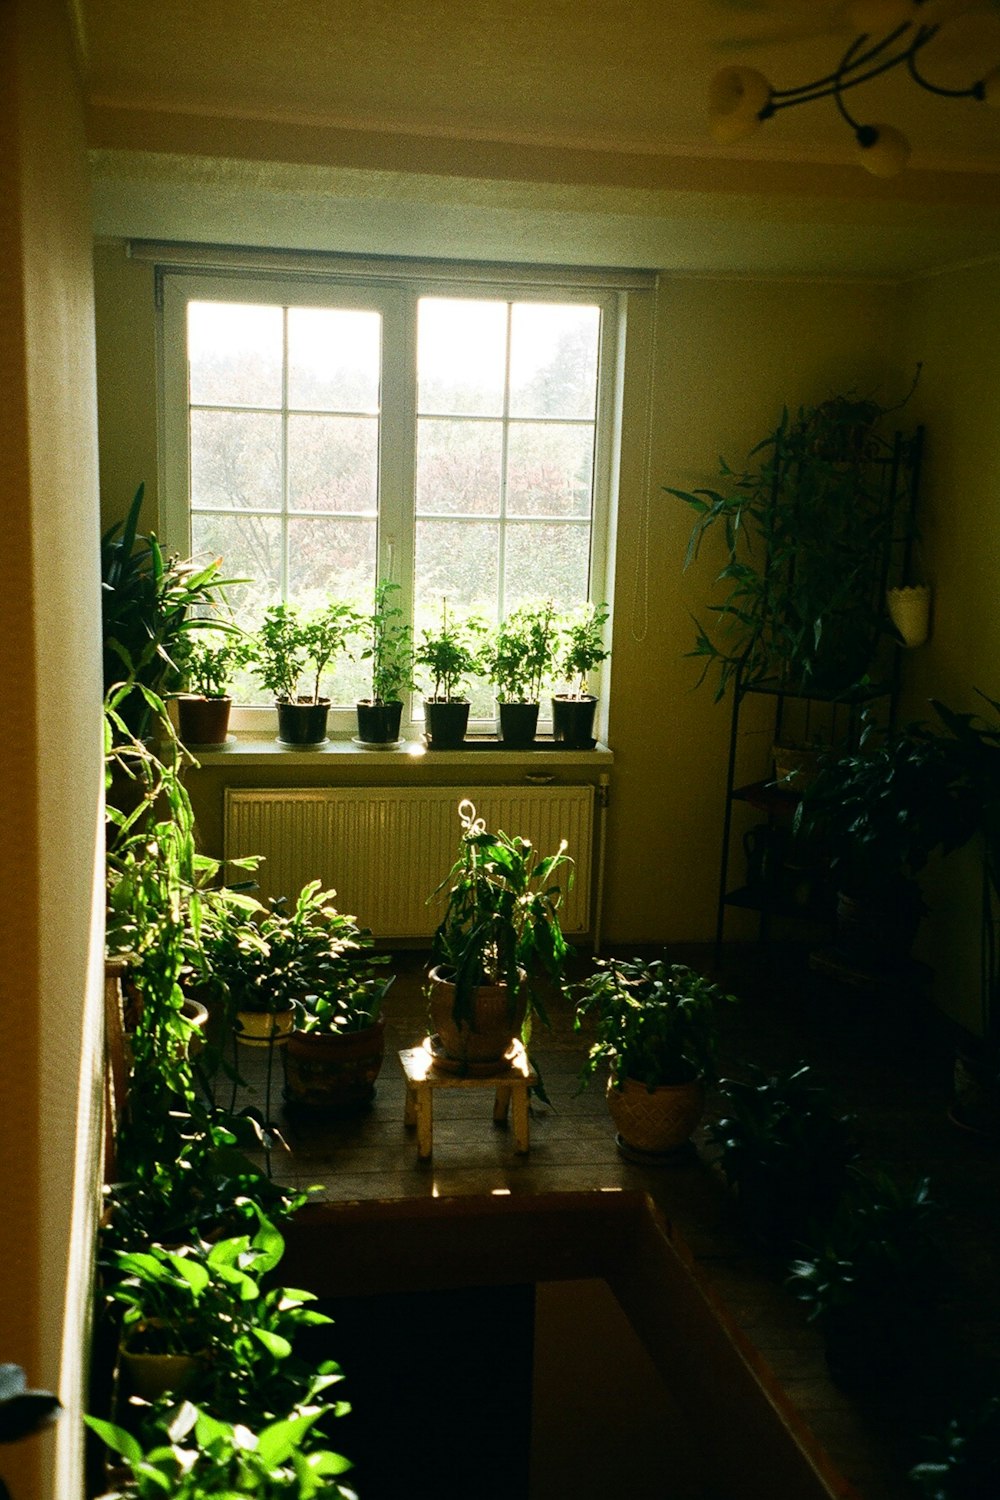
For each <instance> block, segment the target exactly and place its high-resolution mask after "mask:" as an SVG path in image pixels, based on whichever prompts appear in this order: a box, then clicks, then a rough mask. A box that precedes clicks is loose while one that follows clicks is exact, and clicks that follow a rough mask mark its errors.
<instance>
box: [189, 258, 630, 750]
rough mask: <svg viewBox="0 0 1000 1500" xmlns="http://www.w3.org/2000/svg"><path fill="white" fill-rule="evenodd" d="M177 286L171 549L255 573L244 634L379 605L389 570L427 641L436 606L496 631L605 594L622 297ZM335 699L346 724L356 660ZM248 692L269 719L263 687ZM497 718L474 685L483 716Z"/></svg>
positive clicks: (253, 715)
mask: <svg viewBox="0 0 1000 1500" xmlns="http://www.w3.org/2000/svg"><path fill="white" fill-rule="evenodd" d="M163 288H164V291H163V298H162V306H163V339H162V344H163V356H164V357H163V397H164V432H165V438H166V442H165V465H164V480H165V496H166V507H165V518H166V536H167V540H168V542H169V544H170V545H171V546H172V547H174V548H176V549H178V550H181V551H189V552H191V553H192V554H194V555H196V556H201V555H206V554H207V555H210V556H221V557H222V559H223V569H224V572H225V573H226V574H227V575H228V576H230V577H235V578H240V579H246V580H249V581H248V582H245V583H241V584H240V585H239V586H238V587H236V588H234V589H233V590H232V591H231V599H232V602H233V604H234V605H235V608H236V610H237V616H238V618H239V619H240V621H241V623H243V624H244V625H246V626H247V628H252V627H253V625H254V624H255V622H256V621H257V620H258V619H259V618H260V615H261V612H262V611H263V609H264V608H265V607H266V606H267V605H268V604H269V603H272V602H274V601H275V600H278V599H288V600H292V601H295V602H296V603H299V604H301V605H303V606H305V607H307V608H308V607H310V606H312V605H314V604H316V603H319V602H320V601H321V600H322V599H323V598H325V597H326V596H327V595H332V596H334V597H337V598H340V599H344V600H348V601H350V602H352V603H353V604H354V605H355V606H356V607H357V608H359V609H362V610H366V609H368V608H370V604H371V599H372V593H373V589H374V585H375V582H376V579H377V578H386V577H390V578H392V579H393V580H394V581H395V582H397V583H398V584H399V585H400V594H399V600H400V603H401V604H402V606H403V608H404V610H405V611H406V613H407V615H408V617H409V618H410V619H411V621H412V623H413V625H414V628H415V631H416V633H417V635H418V636H419V633H420V631H421V629H422V628H423V627H424V626H426V625H428V624H430V623H431V622H432V621H433V620H435V619H436V618H437V617H438V616H439V614H440V610H441V607H442V600H443V599H447V601H448V608H449V610H451V611H459V612H465V611H469V612H474V613H477V614H478V615H480V616H481V617H483V618H484V619H486V620H487V621H489V622H495V621H496V620H498V619H500V618H502V617H503V616H504V615H505V614H506V613H507V612H508V611H509V610H510V609H512V608H513V607H515V606H516V605H518V604H519V603H522V602H525V601H526V600H529V599H546V598H551V599H552V600H553V601H554V602H555V603H556V605H557V606H558V607H560V608H562V607H569V606H571V605H573V604H577V603H581V602H583V601H585V600H587V599H588V598H592V599H594V600H596V601H600V600H602V599H603V598H604V597H605V590H604V576H605V550H606V531H607V516H608V508H609V507H608V491H609V473H610V469H611V438H612V433H613V426H614V424H613V409H612V387H613V384H614V382H613V380H612V379H611V378H606V375H607V372H610V371H613V370H614V368H615V360H616V350H615V339H616V336H617V328H618V321H619V319H618V305H617V304H618V295H617V293H616V292H615V291H614V290H608V289H607V288H604V287H591V286H587V285H577V286H574V285H573V284H572V280H571V279H570V273H567V277H566V279H565V281H564V282H563V283H556V282H554V281H552V280H551V279H547V280H545V281H544V282H543V283H542V284H541V285H538V284H535V283H534V282H533V281H532V280H531V279H525V280H524V282H523V284H522V283H520V282H519V281H518V280H517V279H515V280H514V281H513V282H512V284H510V285H505V284H504V283H503V282H501V281H497V280H493V279H490V280H488V281H486V282H476V281H475V280H474V279H472V277H471V272H470V278H469V279H461V280H460V279H457V278H452V277H449V278H448V279H447V280H446V281H444V282H442V280H441V278H440V275H438V276H436V277H434V278H431V277H429V276H428V277H423V276H421V275H420V274H419V272H415V273H414V274H413V275H412V276H411V277H405V278H402V277H395V276H393V277H385V276H377V277H374V278H373V279H372V280H371V281H370V282H366V281H365V279H364V277H358V278H357V279H351V280H345V279H343V277H341V276H336V277H333V276H331V277H329V278H325V279H324V278H316V277H297V278H295V279H294V280H287V279H278V278H276V277H274V276H271V275H268V274H246V275H240V276H228V275H221V274H218V273H211V272H204V273H193V274H192V273H190V272H186V273H179V272H177V273H175V272H167V273H165V274H164V276H163ZM325 685H326V690H327V691H328V692H329V693H330V696H331V698H332V700H333V702H334V703H335V704H339V705H342V706H343V712H342V714H341V715H339V716H338V715H336V714H335V715H334V716H332V718H331V725H332V726H333V727H340V728H342V729H345V730H346V729H347V728H348V727H349V725H350V724H351V723H352V722H353V708H352V705H353V703H354V701H355V699H356V698H358V697H360V696H364V694H365V692H366V679H365V675H364V666H363V664H359V663H347V662H343V661H341V662H340V663H338V664H337V666H336V668H335V670H334V671H333V672H331V673H330V675H329V678H328V679H326V683H325ZM237 687H238V696H239V697H240V698H241V700H243V701H244V702H245V703H247V704H248V705H250V707H249V708H248V710H247V712H246V713H245V714H244V716H243V717H242V718H241V720H240V722H241V723H242V724H243V725H244V726H247V725H248V724H252V723H253V722H254V721H255V720H256V721H257V722H258V723H260V725H261V727H263V718H264V714H265V712H266V709H265V706H264V695H263V694H262V692H261V690H260V688H259V686H257V685H256V684H255V683H254V682H253V680H252V678H249V677H247V679H246V680H245V681H243V682H241V683H239V684H238V685H237ZM255 705H256V707H255ZM492 713H493V706H492V701H491V699H490V697H489V693H488V690H487V689H486V688H485V685H480V687H479V690H478V692H477V694H476V697H475V704H474V715H476V716H478V717H481V718H488V717H490V716H491V715H492Z"/></svg>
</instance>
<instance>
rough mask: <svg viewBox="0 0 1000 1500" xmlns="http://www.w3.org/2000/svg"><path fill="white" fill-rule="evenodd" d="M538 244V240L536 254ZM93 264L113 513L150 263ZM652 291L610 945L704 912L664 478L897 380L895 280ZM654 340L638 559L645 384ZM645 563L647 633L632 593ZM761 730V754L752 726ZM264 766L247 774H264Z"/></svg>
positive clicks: (694, 770) (619, 735) (675, 523)
mask: <svg viewBox="0 0 1000 1500" xmlns="http://www.w3.org/2000/svg"><path fill="white" fill-rule="evenodd" d="M544 249H545V247H544V245H539V246H538V247H537V250H536V254H537V256H538V258H539V259H541V258H544ZM622 253H623V255H624V253H625V249H624V246H623V251H622ZM96 268H97V309H98V325H97V327H98V370H99V380H100V384H101V418H102V422H101V485H102V495H103V501H104V508H105V512H106V514H107V515H108V516H112V515H117V514H120V513H121V511H122V510H123V509H124V506H125V504H126V503H127V501H128V499H129V498H130V497H131V494H132V492H133V490H134V488H135V486H136V484H137V483H138V482H139V480H140V479H145V480H146V483H147V488H148V489H151V488H152V482H153V479H154V477H155V472H156V450H155V435H156V428H155V419H154V412H153V401H154V379H153V375H154V368H155V353H154V347H153V338H154V322H155V314H154V306H153V281H152V272H151V269H150V267H149V266H144V265H140V264H138V263H136V262H130V261H128V260H127V259H126V258H125V256H124V253H123V250H122V249H121V248H120V247H118V246H113V245H107V246H101V247H99V248H98V250H97V255H96ZM652 300H653V299H652V294H635V295H634V296H633V307H632V309H631V311H630V344H629V353H628V362H627V369H626V380H625V397H624V407H625V412H624V429H623V455H622V476H621V494H620V503H619V513H618V556H617V568H616V577H615V592H614V600H615V620H616V628H615V639H614V657H613V662H612V670H611V698H610V725H609V739H610V743H611V745H612V747H613V749H614V751H615V755H616V765H615V768H614V772H613V785H612V801H611V810H610V815H609V844H608V880H607V892H606V905H605V923H604V930H605V935H606V937H607V938H608V940H609V941H612V942H629V941H636V942H640V941H641V942H655V941H661V940H663V941H699V940H704V939H707V938H709V937H710V936H711V935H712V934H713V932H714V923H715V901H716V882H717V878H718V876H717V871H718V858H719V840H720V837H721V823H722V813H723V799H722V791H723V785H724V777H725V760H724V756H725V749H726V743H727V735H728V715H727V710H726V708H725V707H724V706H723V707H720V706H717V705H715V704H713V702H712V692H711V690H709V689H707V688H703V689H701V690H700V691H698V692H694V691H692V688H693V684H694V682H695V681H696V679H697V669H696V667H695V665H694V663H692V662H690V661H686V660H685V659H684V656H683V653H684V652H685V651H686V650H687V649H688V647H689V646H690V644H691V638H692V627H691V622H690V618H689V611H694V610H697V609H699V608H700V607H701V605H702V604H703V601H704V600H705V598H706V597H707V596H708V594H709V592H710V579H711V568H710V567H709V566H707V564H706V566H704V567H701V568H699V569H698V570H697V571H696V572H692V573H690V574H688V575H687V576H685V575H684V574H683V573H682V562H683V557H684V551H685V547H686V543H687V536H688V532H689V530H690V520H689V515H688V513H687V511H686V510H685V509H684V508H683V507H682V506H681V505H680V503H679V502H677V501H675V500H672V499H670V498H669V497H668V496H665V495H663V494H662V491H661V487H662V486H663V485H664V484H671V483H672V484H678V485H681V486H687V485H693V484H698V483H702V482H706V481H708V480H711V479H712V478H713V477H714V476H715V473H716V459H717V455H718V454H719V453H720V452H725V453H727V454H728V455H729V456H730V457H731V458H732V459H733V460H734V461H737V460H739V459H741V458H742V457H743V456H744V454H745V453H746V451H747V449H748V448H749V447H750V446H751V445H752V444H753V443H754V442H756V441H757V439H758V438H760V437H762V436H764V435H765V434H766V433H767V432H769V431H770V430H771V429H772V428H773V427H774V426H775V424H776V423H777V421H778V418H779V417H780V414H781V409H782V406H783V404H784V403H786V402H788V403H790V404H797V403H798V402H800V401H805V402H811V401H819V400H822V399H823V398H824V397H826V396H828V395H831V394H834V393H836V392H838V391H843V390H845V389H849V388H851V387H852V386H856V387H858V388H859V389H860V390H862V391H866V392H867V391H872V390H874V391H877V392H878V393H879V395H880V396H885V397H891V396H894V395H895V393H897V392H899V391H903V390H905V389H906V386H907V384H908V379H909V377H908V373H907V372H906V370H905V368H904V369H903V370H902V372H901V371H900V369H899V367H897V365H896V364H895V362H894V361H893V360H892V359H891V357H890V355H889V352H888V351H891V350H892V349H893V347H894V346H895V344H896V341H897V334H898V329H897V313H898V302H899V299H898V294H897V292H896V290H895V289H894V288H893V287H891V286H885V285H881V284H877V283H874V284H873V283H861V282H850V281H845V282H822V281H780V280H773V281H760V280H758V281H753V280H746V281H743V280H735V279H729V280H724V279H717V278H706V279H698V278H685V277H669V276H664V278H663V281H662V284H661V287H660V290H659V294H658V297H657V298H656V299H655V301H656V309H655V317H654V315H653V312H652V305H651V304H652ZM654 341H655V365H656V371H655V382H654V388H653V393H652V447H651V459H650V465H649V470H650V472H649V486H648V490H649V493H648V503H649V546H648V555H647V553H646V551H645V549H644V548H643V546H642V536H643V529H644V528H643V524H642V517H643V504H644V491H645V488H646V475H645V469H646V461H645V455H646V420H647V406H646V389H647V371H648V369H649V358H650V349H651V344H652V343H653V342H654ZM153 500H154V495H152V494H151V503H150V505H149V507H148V509H147V511H146V513H145V524H146V525H147V526H155V524H156V513H155V504H154V503H152V502H153ZM647 569H648V585H647V589H648V595H647V596H648V620H647V623H646V627H645V630H644V629H643V623H642V620H641V618H640V614H641V609H640V606H639V602H638V599H639V598H641V596H642V592H643V585H642V580H643V579H644V578H645V576H646V570H647ZM637 574H638V578H639V584H638V597H637ZM760 744H761V748H762V757H761V765H762V768H763V763H764V761H765V760H766V758H767V749H768V747H769V744H770V741H769V739H768V737H767V736H766V735H765V734H762V735H761V736H760ZM268 774H269V773H268V772H266V771H262V772H261V773H260V780H261V782H262V783H266V780H267V777H268ZM215 779H216V778H213V796H217V788H215V787H214V780H215ZM195 795H196V798H197V791H196V793H195Z"/></svg>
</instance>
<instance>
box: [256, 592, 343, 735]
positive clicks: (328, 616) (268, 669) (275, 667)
mask: <svg viewBox="0 0 1000 1500" xmlns="http://www.w3.org/2000/svg"><path fill="white" fill-rule="evenodd" d="M357 623H358V617H357V615H356V614H355V612H354V610H352V609H351V607H350V605H348V604H341V603H337V602H336V601H334V600H330V601H329V602H328V603H327V604H325V605H323V606H322V608H320V609H317V610H314V611H313V612H312V613H311V614H308V615H305V614H303V613H302V611H301V610H300V609H298V608H297V606H295V605H294V604H272V605H270V606H269V607H268V608H267V609H266V610H265V612H264V618H263V620H262V622H261V624H260V627H259V628H258V630H257V632H256V634H255V635H254V636H253V637H252V638H251V640H250V642H249V645H248V648H247V658H248V661H249V664H250V669H251V671H252V672H253V673H254V675H255V676H256V677H257V678H259V680H260V682H261V683H262V684H263V686H264V687H265V688H266V689H267V691H268V692H270V693H273V694H274V699H275V706H276V708H277V710H278V743H279V744H281V745H288V746H293V747H295V748H296V749H302V748H304V747H310V746H315V745H322V744H324V743H325V740H326V725H327V717H328V715H329V712H330V700H329V698H324V697H322V696H321V695H320V685H321V681H322V677H323V673H324V672H325V671H326V668H327V667H328V666H329V664H330V662H331V661H332V660H333V658H334V657H335V656H336V655H337V654H338V653H339V652H342V651H344V652H346V650H347V643H348V641H349V639H350V637H351V635H352V634H353V633H354V632H355V630H356V628H357ZM304 680H305V687H306V690H305V691H303V681H304Z"/></svg>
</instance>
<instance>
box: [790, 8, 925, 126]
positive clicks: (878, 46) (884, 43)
mask: <svg viewBox="0 0 1000 1500" xmlns="http://www.w3.org/2000/svg"><path fill="white" fill-rule="evenodd" d="M910 25H911V22H909V21H904V22H903V24H902V26H897V27H896V29H895V31H891V32H889V34H888V36H884V37H883V38H882V40H881V41H880V42H876V43H875V45H874V46H873V47H869V48H868V51H867V52H863V53H862V54H861V56H860V57H856V58H855V59H854V62H853V63H852V64H851V66H852V67H854V68H864V67H867V66H868V64H869V63H870V62H871V61H872V59H873V58H875V57H878V55H879V53H880V52H884V51H885V49H886V48H887V47H891V46H892V45H893V43H894V42H897V41H899V39H900V37H901V36H903V35H904V33H905V32H907V31H909V29H910ZM867 40H868V37H867V36H866V35H864V34H862V35H861V36H858V37H855V39H854V41H853V42H852V43H851V45H850V47H848V49H847V52H846V54H845V56H844V57H843V58H841V61H840V63H839V65H838V66H837V67H836V68H835V69H834V71H833V72H832V73H828V74H827V75H826V77H825V78H814V79H813V81H812V83H799V84H796V85H795V86H794V87H793V88H788V89H772V90H771V97H772V98H773V99H775V100H785V101H787V102H786V103H776V104H775V106H774V107H775V109H787V107H788V105H789V104H806V103H808V102H809V100H810V99H826V98H828V97H829V96H830V94H832V93H833V92H834V91H835V89H836V88H837V87H838V80H839V79H840V78H841V76H842V74H843V72H844V69H845V67H846V64H847V59H848V57H850V55H851V53H852V52H853V51H854V50H855V48H856V47H857V46H859V44H860V43H862V42H865V41H867ZM904 56H905V53H900V55H899V57H897V58H893V60H892V61H891V62H889V63H884V64H880V65H879V66H878V68H877V70H876V71H877V72H883V71H884V70H885V68H886V67H890V68H893V67H895V66H896V63H897V62H901V61H902V59H903V57H904ZM874 76H875V74H874V73H866V74H865V78H873V77H874ZM852 81H853V80H852ZM857 82H858V83H863V82H864V78H858V80H857ZM817 90H818V92H817Z"/></svg>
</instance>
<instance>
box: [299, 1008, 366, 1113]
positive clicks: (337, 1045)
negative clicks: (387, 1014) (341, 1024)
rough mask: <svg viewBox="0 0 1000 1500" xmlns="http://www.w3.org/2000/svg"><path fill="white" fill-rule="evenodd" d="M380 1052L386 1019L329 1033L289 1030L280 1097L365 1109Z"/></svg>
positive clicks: (326, 1109) (318, 1106)
mask: <svg viewBox="0 0 1000 1500" xmlns="http://www.w3.org/2000/svg"><path fill="white" fill-rule="evenodd" d="M384 1056H385V1021H384V1020H381V1019H379V1020H378V1021H376V1022H375V1023H374V1025H372V1026H366V1027H365V1028H364V1030H363V1031H344V1032H340V1033H336V1034H333V1035H329V1034H323V1033H320V1032H315V1031H313V1032H307V1031H293V1032H292V1034H291V1036H290V1037H289V1038H288V1043H287V1045H286V1047H285V1103H286V1105H288V1106H290V1107H291V1108H293V1109H302V1110H308V1111H310V1112H317V1113H319V1112H322V1113H324V1114H336V1115H351V1114H358V1113H360V1112H361V1111H362V1110H364V1109H367V1108H368V1106H369V1104H371V1102H372V1100H373V1099H374V1097H375V1080H376V1078H377V1077H378V1075H379V1072H380V1070H381V1067H382V1059H383V1057H384Z"/></svg>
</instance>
